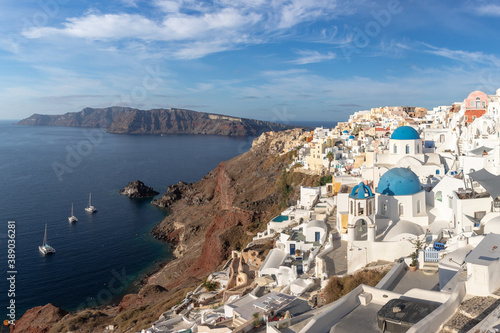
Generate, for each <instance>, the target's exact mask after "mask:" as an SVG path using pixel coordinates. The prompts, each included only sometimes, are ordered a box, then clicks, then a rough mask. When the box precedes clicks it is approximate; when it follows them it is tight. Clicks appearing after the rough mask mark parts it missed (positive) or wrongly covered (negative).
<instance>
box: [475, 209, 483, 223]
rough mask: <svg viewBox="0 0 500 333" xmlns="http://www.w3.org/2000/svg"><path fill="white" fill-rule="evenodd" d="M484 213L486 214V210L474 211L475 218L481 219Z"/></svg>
mask: <svg viewBox="0 0 500 333" xmlns="http://www.w3.org/2000/svg"><path fill="white" fill-rule="evenodd" d="M484 215H486V212H485V211H484V210H483V211H480V212H474V218H475V219H476V220H478V221H480V220H481V219H482V218H483V217H484Z"/></svg>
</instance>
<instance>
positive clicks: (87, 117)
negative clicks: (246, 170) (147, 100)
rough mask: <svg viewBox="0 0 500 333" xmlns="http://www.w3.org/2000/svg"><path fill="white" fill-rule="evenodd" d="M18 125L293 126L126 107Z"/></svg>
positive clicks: (115, 128) (172, 129) (115, 129)
mask: <svg viewBox="0 0 500 333" xmlns="http://www.w3.org/2000/svg"><path fill="white" fill-rule="evenodd" d="M17 124H18V125H30V126H70V127H101V128H106V131H107V132H109V133H117V134H154V135H159V134H211V135H228V136H256V135H260V134H261V133H263V132H267V131H282V130H285V129H290V128H293V126H288V125H283V124H278V123H272V122H268V121H261V120H253V119H247V118H239V117H231V116H224V115H218V114H211V113H204V112H197V111H190V110H182V109H168V110H167V109H153V110H147V111H146V110H138V109H133V108H126V107H117V106H114V107H108V108H104V109H93V108H85V109H83V110H82V111H80V112H69V113H66V114H63V115H41V114H34V115H32V116H31V117H29V118H26V119H23V120H21V121H20V122H18V123H17Z"/></svg>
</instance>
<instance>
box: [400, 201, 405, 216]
mask: <svg viewBox="0 0 500 333" xmlns="http://www.w3.org/2000/svg"><path fill="white" fill-rule="evenodd" d="M403 214H404V207H403V204H402V203H400V204H399V216H403Z"/></svg>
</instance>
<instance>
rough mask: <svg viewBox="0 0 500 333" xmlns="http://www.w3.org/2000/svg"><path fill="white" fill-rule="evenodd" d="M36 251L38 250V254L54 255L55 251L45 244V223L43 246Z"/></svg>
mask: <svg viewBox="0 0 500 333" xmlns="http://www.w3.org/2000/svg"><path fill="white" fill-rule="evenodd" d="M38 250H40V253H41V254H43V255H46V254H51V253H56V250H55V249H54V248H53V247H52V246H50V245H49V244H47V223H45V234H44V235H43V244H42V245H41V246H39V247H38Z"/></svg>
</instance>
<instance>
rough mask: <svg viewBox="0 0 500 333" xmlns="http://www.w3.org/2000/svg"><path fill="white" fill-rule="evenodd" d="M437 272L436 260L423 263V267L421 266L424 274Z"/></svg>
mask: <svg viewBox="0 0 500 333" xmlns="http://www.w3.org/2000/svg"><path fill="white" fill-rule="evenodd" d="M437 272H438V263H437V262H426V263H424V267H422V273H424V274H425V275H434V274H436V273H437Z"/></svg>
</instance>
